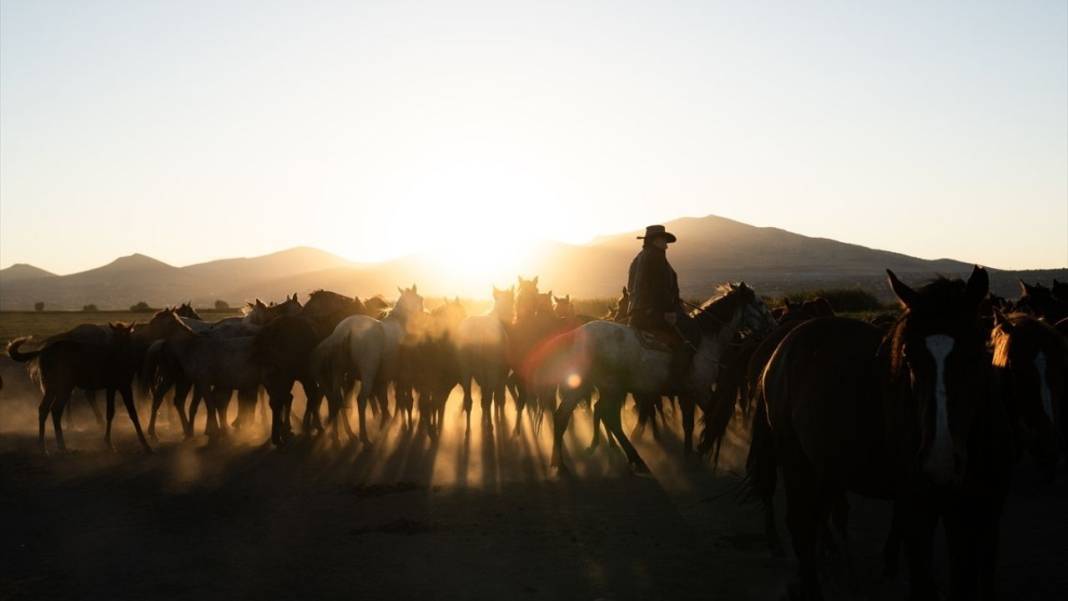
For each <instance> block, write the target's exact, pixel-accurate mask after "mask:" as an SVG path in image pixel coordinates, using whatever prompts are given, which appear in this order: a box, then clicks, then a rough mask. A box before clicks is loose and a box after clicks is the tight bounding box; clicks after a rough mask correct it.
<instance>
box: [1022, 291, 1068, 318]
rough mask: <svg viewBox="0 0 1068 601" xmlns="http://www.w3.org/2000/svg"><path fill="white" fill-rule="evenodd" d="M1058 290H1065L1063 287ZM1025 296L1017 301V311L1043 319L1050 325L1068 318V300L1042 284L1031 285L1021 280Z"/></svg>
mask: <svg viewBox="0 0 1068 601" xmlns="http://www.w3.org/2000/svg"><path fill="white" fill-rule="evenodd" d="M1058 289H1063V285H1061V286H1059V287H1058ZM1020 290H1021V291H1022V292H1023V295H1022V296H1021V297H1020V298H1019V300H1017V301H1016V310H1017V311H1021V312H1023V313H1027V314H1029V315H1034V316H1035V317H1041V318H1043V319H1045V320H1046V321H1048V322H1050V323H1057V322H1058V321H1060V320H1062V319H1065V318H1068V300H1065V299H1063V298H1062V297H1060V296H1057V295H1055V294H1054V293H1053V291H1052V290H1050V289H1049V288H1047V287H1045V286H1044V285H1042V284H1035V285H1033V286H1032V285H1031V284H1028V283H1027V282H1024V281H1023V280H1020Z"/></svg>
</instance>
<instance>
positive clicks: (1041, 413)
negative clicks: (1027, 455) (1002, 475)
mask: <svg viewBox="0 0 1068 601" xmlns="http://www.w3.org/2000/svg"><path fill="white" fill-rule="evenodd" d="M991 345H992V347H993V350H994V359H993V364H994V373H995V376H996V377H995V382H996V384H997V386H998V388H997V392H998V394H1001V395H1003V397H1004V399H1005V401H1004V402H1005V405H1006V409H1007V411H1008V418H1009V421H1010V423H1012V424H1013V425H1014V427H1015V429H1016V432H1017V436H1018V439H1019V442H1020V444H1019V449H1018V450H1021V451H1022V450H1024V449H1028V450H1030V452H1031V454H1032V455H1033V456H1034V457H1035V459H1036V460H1037V462H1038V463H1039V464H1040V466H1042V467H1043V468H1045V469H1046V470H1047V472H1048V473H1049V475H1050V477H1052V475H1053V468H1054V467H1055V466H1056V464H1057V460H1058V458H1059V457H1058V456H1059V449H1058V441H1057V429H1058V428H1060V435H1061V440H1068V420H1066V419H1065V415H1064V414H1065V411H1066V410H1068V381H1066V380H1068V340H1066V339H1065V338H1064V337H1063V336H1061V335H1060V334H1059V333H1058V332H1057V331H1056V330H1055V329H1054V328H1053V327H1052V326H1050V325H1049V324H1048V323H1046V322H1045V321H1042V320H1039V319H1035V318H1034V317H1031V316H1029V315H1024V314H1020V313H1015V314H1010V315H1008V316H1004V315H1002V314H1000V313H995V327H994V330H993V332H992V333H991Z"/></svg>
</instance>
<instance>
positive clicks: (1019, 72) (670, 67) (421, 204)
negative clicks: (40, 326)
mask: <svg viewBox="0 0 1068 601" xmlns="http://www.w3.org/2000/svg"><path fill="white" fill-rule="evenodd" d="M759 4H760V5H759V6H757V5H756V4H755V3H752V4H750V3H736V2H735V3H711V2H677V3H671V4H670V5H669V4H667V3H638V2H633V3H632V2H627V3H623V2H604V3H589V2H540V3H506V2H496V1H494V2H464V3H413V2H402V1H397V0H391V1H389V2H359V3H354V2H315V3H294V2H264V1H259V0H258V1H256V2H237V1H234V2H223V3H215V2H192V3H189V2H186V3H177V2H88V3H67V2H63V3H55V2H46V1H40V0H33V1H21V2H18V1H8V0H5V1H3V2H2V4H0V6H2V9H0V10H2V14H0V123H2V128H0V173H2V177H0V266H7V265H10V264H12V263H19V262H25V263H31V264H34V265H37V266H39V267H42V268H44V269H48V270H51V271H54V272H57V273H70V272H73V271H78V270H82V269H87V268H91V267H94V266H97V265H100V264H103V263H106V262H108V261H110V260H112V259H114V258H115V257H117V256H120V255H126V254H130V253H132V252H140V253H144V254H147V255H151V256H153V257H156V258H158V259H160V260H163V261H166V262H168V263H171V264H174V265H186V264H190V263H194V262H198V261H204V260H209V259H214V258H219V257H229V256H251V255H257V254H264V253H267V252H272V251H276V250H280V249H283V248H287V247H291V246H296V245H308V246H314V247H318V248H322V249H324V250H328V251H330V252H334V253H336V254H339V255H341V256H344V257H346V258H349V259H352V260H355V261H377V260H383V259H388V258H393V257H398V256H403V255H407V254H411V253H416V252H424V251H430V252H432V253H433V254H434V255H435V256H436V257H439V258H440V261H441V265H442V266H443V268H448V269H454V267H453V266H454V265H456V264H458V263H460V262H461V261H459V259H460V258H463V259H464V261H462V263H463V264H464V265H465V266H464V267H463V268H462V270H461V269H459V268H457V269H458V270H461V271H463V270H466V271H467V275H477V274H479V273H483V272H486V271H490V270H495V269H497V268H499V267H501V266H505V265H507V263H508V262H509V261H511V260H514V259H515V258H516V257H517V256H519V255H521V254H522V253H523V252H526V249H527V248H528V247H529V245H530V244H531V243H532V242H534V241H536V240H542V239H549V240H562V241H569V242H584V241H588V240H590V239H592V238H593V237H594V236H596V235H598V234H604V233H611V232H619V231H626V230H631V229H637V228H640V227H642V226H644V225H645V224H647V223H653V222H659V221H665V220H670V219H673V218H676V217H681V216H686V215H706V214H717V215H721V216H724V217H728V218H731V219H736V220H739V221H743V222H746V223H751V224H754V225H770V226H776V227H781V228H784V229H787V230H791V231H795V232H798V233H801V234H806V235H813V236H824V237H830V238H834V239H838V240H842V241H846V242H854V243H858V244H863V245H866V246H872V247H877V248H885V249H890V250H895V251H899V252H903V253H907V254H911V255H916V256H920V257H925V258H938V257H952V258H956V259H960V260H964V261H972V262H978V263H982V264H986V265H991V266H994V267H1002V268H1033V267H1060V266H1064V265H1066V264H1068V5H1066V4H1065V3H1064V2H1056V1H1051V2H1014V3H945V4H943V3H912V4H908V5H904V4H901V3H886V4H883V5H882V6H881V7H878V6H875V5H873V4H871V3H842V4H838V5H836V6H829V5H820V6H814V5H807V4H806V5H805V6H801V5H799V4H796V3H781V4H777V5H775V4H767V3H759ZM681 243H685V241H682V242H681Z"/></svg>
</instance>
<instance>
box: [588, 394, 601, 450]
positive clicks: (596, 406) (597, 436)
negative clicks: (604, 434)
mask: <svg viewBox="0 0 1068 601" xmlns="http://www.w3.org/2000/svg"><path fill="white" fill-rule="evenodd" d="M590 407H591V408H592V409H593V411H592V413H593V438H592V439H591V440H590V446H589V447H588V448H587V449H586V453H588V454H592V453H593V452H594V451H596V450H597V447H599V446H601V423H602V422H603V421H604V415H603V414H602V412H603V411H604V407H603V406H602V405H601V401H600V399H598V400H597V402H596V403H594V402H593V399H592V398H591V399H590Z"/></svg>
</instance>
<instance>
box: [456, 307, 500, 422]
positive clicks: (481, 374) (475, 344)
mask: <svg viewBox="0 0 1068 601" xmlns="http://www.w3.org/2000/svg"><path fill="white" fill-rule="evenodd" d="M514 313H515V288H514V287H512V288H509V289H507V290H497V288H496V286H495V287H494V288H493V308H492V309H490V311H489V312H488V313H486V314H485V315H473V316H469V317H466V318H464V320H463V321H461V322H460V325H459V326H458V327H457V328H456V344H457V351H458V354H459V359H460V386H462V387H463V390H464V405H463V410H464V413H465V415H466V419H467V428H468V430H470V428H471V408H472V405H473V403H474V397H473V396H472V394H471V385H472V383H477V384H478V386H479V390H480V394H481V399H480V401H481V406H482V421H483V424H485V425H487V426H489V427H492V426H493V419H492V416H491V414H490V407H491V405H493V404H494V403H496V404H497V406H498V407H503V406H504V391H505V387H506V384H507V379H508V366H509V362H508V349H509V342H508V337H509V332H508V330H509V328H510V327H511V324H512V319H513V315H514Z"/></svg>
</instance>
